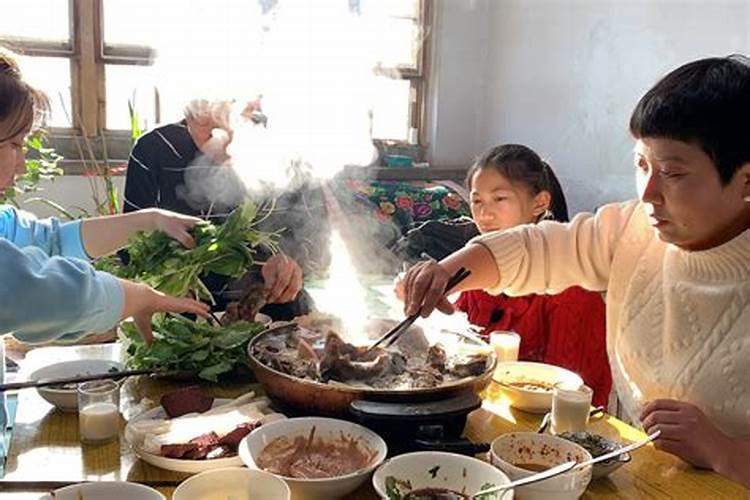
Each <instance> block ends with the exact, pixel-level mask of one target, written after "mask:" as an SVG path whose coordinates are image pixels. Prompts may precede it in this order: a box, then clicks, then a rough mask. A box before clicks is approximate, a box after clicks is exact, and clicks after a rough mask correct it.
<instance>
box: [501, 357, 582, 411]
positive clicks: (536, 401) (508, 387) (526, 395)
mask: <svg viewBox="0 0 750 500" xmlns="http://www.w3.org/2000/svg"><path fill="white" fill-rule="evenodd" d="M492 380H493V381H494V382H496V383H497V384H499V386H500V388H501V389H502V391H503V392H504V393H505V395H506V396H507V397H508V399H509V400H510V405H511V406H512V407H514V408H517V409H519V410H523V411H527V412H530V413H546V412H548V411H550V409H551V408H552V389H553V387H554V386H555V384H557V383H559V382H566V383H568V384H570V385H572V386H575V387H578V386H580V385H583V380H582V379H581V377H580V376H579V375H578V374H576V373H574V372H572V371H570V370H566V369H565V368H561V367H559V366H555V365H548V364H546V363H534V362H531V361H506V362H503V363H498V364H497V366H496V367H495V373H494V375H493V377H492Z"/></svg>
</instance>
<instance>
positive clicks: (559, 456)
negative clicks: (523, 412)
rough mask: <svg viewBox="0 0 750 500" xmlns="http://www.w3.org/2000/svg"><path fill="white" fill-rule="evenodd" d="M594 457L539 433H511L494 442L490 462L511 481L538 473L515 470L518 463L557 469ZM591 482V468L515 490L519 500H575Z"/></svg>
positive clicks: (554, 437) (568, 442) (581, 449)
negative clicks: (572, 461)
mask: <svg viewBox="0 0 750 500" xmlns="http://www.w3.org/2000/svg"><path fill="white" fill-rule="evenodd" d="M590 459H591V455H590V454H589V452H588V451H586V450H585V449H584V448H582V447H581V446H578V445H577V444H575V443H572V442H570V441H567V440H565V439H562V438H559V437H556V436H549V435H547V434H538V433H536V432H510V433H508V434H503V435H502V436H500V437H499V438H497V439H495V440H494V441H493V442H492V447H491V448H490V461H491V462H492V464H493V465H494V466H495V467H498V468H499V469H500V470H502V471H503V472H505V473H506V474H507V475H508V477H510V478H511V480H516V479H521V478H523V477H526V476H530V475H532V474H534V473H535V472H533V471H529V470H526V469H521V468H519V467H516V466H515V465H514V464H518V463H535V464H539V465H546V466H547V467H554V466H555V465H560V464H562V463H565V462H569V461H571V460H575V461H577V462H583V461H584V460H590ZM590 481H591V466H590V465H589V466H588V467H584V468H582V469H577V470H572V471H570V472H566V473H565V474H560V475H559V476H555V477H552V478H550V479H547V480H545V481H540V482H538V483H533V484H529V485H528V486H521V487H520V488H516V498H518V499H519V500H572V499H575V498H579V497H580V496H581V495H583V492H584V491H586V487H587V486H588V484H589V482H590Z"/></svg>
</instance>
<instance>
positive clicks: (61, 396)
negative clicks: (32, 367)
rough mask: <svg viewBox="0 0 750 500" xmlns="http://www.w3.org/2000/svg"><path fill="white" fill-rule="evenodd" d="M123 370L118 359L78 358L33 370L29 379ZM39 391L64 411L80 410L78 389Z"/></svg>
mask: <svg viewBox="0 0 750 500" xmlns="http://www.w3.org/2000/svg"><path fill="white" fill-rule="evenodd" d="M113 369H114V370H117V371H121V370H122V369H123V367H122V364H121V363H118V362H117V361H109V360H106V359H78V360H75V361H63V362H61V363H54V364H51V365H47V366H44V367H42V368H39V369H38V370H36V371H34V372H32V373H31V374H30V375H29V380H41V379H50V378H66V377H76V376H79V375H98V374H100V373H109V372H110V371H114V370H113ZM37 392H38V393H39V395H40V396H41V397H43V398H44V399H45V400H47V401H48V402H49V403H51V404H53V405H54V406H56V407H58V408H60V409H61V410H62V411H78V390H77V389H56V388H54V387H39V388H38V389H37Z"/></svg>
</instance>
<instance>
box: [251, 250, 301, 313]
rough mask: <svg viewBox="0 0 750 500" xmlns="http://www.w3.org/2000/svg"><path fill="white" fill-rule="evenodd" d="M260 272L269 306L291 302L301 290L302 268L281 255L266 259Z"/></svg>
mask: <svg viewBox="0 0 750 500" xmlns="http://www.w3.org/2000/svg"><path fill="white" fill-rule="evenodd" d="M260 272H261V274H262V275H263V281H264V283H265V286H266V294H267V295H266V302H268V303H269V304H286V303H287V302H291V301H292V300H294V298H295V297H296V296H297V294H298V293H299V291H300V290H302V268H301V267H300V266H299V264H297V262H296V261H295V260H294V259H292V258H291V257H289V256H287V255H284V254H283V253H279V254H276V255H274V256H273V257H271V258H270V259H268V260H267V261H266V263H265V264H263V268H262V269H261V271H260Z"/></svg>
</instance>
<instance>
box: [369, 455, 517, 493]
mask: <svg viewBox="0 0 750 500" xmlns="http://www.w3.org/2000/svg"><path fill="white" fill-rule="evenodd" d="M508 482H509V479H508V477H507V476H506V475H505V474H504V473H503V472H502V471H500V470H499V469H497V468H495V467H493V466H492V465H490V464H488V463H486V462H483V461H481V460H478V459H476V458H473V457H467V456H464V455H458V454H455V453H445V452H439V451H420V452H414V453H405V454H403V455H398V456H396V457H393V458H391V459H389V460H387V461H386V462H385V463H383V465H381V466H380V467H379V468H378V470H377V471H375V474H374V475H373V477H372V484H373V486H374V487H375V491H376V492H377V493H378V495H379V496H380V498H382V499H383V500H466V499H470V498H471V497H472V496H473V495H475V494H476V493H478V492H479V491H482V490H485V489H487V488H492V487H493V486H499V485H501V484H506V483H508ZM479 498H480V499H481V500H508V499H511V498H513V491H511V490H506V491H498V492H493V493H487V494H484V495H482V496H481V497H479Z"/></svg>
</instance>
